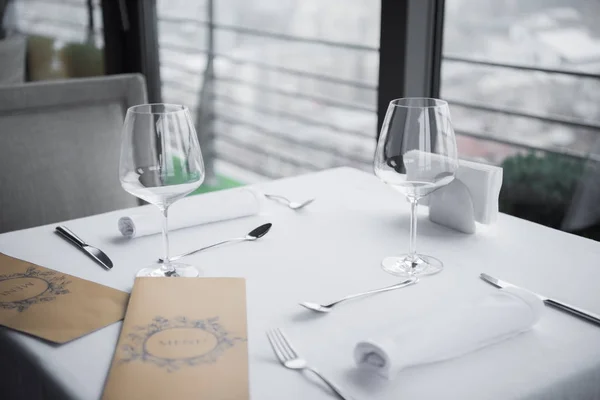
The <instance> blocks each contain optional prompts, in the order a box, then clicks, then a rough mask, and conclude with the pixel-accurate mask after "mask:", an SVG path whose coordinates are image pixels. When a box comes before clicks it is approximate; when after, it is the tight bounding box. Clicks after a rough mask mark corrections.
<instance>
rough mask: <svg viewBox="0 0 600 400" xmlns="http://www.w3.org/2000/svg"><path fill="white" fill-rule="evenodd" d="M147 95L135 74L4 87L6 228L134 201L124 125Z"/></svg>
mask: <svg viewBox="0 0 600 400" xmlns="http://www.w3.org/2000/svg"><path fill="white" fill-rule="evenodd" d="M145 102H146V85H145V81H144V78H143V76H141V75H137V74H132V75H113V76H105V77H98V78H85V79H70V80H63V81H46V82H39V83H26V84H20V85H13V86H6V87H0V233H1V232H7V231H12V230H17V229H23V228H28V227H32V226H37V225H44V224H50V223H54V222H58V221H62V220H67V219H73V218H80V217H85V216H88V215H93V214H98V213H102V212H107V211H112V210H116V209H119V208H124V207H132V206H136V205H137V204H138V203H137V201H136V199H135V198H134V197H133V196H131V195H130V194H128V193H126V192H125V191H124V190H123V189H122V188H121V185H120V182H119V175H118V170H119V153H120V137H121V125H122V123H123V119H124V116H125V112H126V111H127V108H128V107H130V106H132V105H135V104H140V103H145Z"/></svg>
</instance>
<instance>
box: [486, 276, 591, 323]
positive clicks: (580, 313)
mask: <svg viewBox="0 0 600 400" xmlns="http://www.w3.org/2000/svg"><path fill="white" fill-rule="evenodd" d="M480 278H481V279H483V280H484V281H486V282H487V283H490V284H492V285H494V286H496V287H498V288H505V287H516V288H519V286H517V285H513V284H512V283H509V282H505V281H502V280H500V279H498V278H494V277H493V276H490V275H488V274H481V275H480ZM526 290H527V289H526ZM529 292H531V290H529ZM531 293H533V294H535V295H536V296H537V297H539V298H540V299H541V300H542V301H543V302H544V304H546V305H547V306H550V307H554V308H556V309H558V310H561V311H564V312H566V313H569V314H572V315H574V316H576V317H579V318H582V319H585V320H587V321H589V322H592V323H594V324H596V325H600V315H597V314H594V313H592V312H589V311H585V310H582V309H581V308H578V307H575V306H572V305H569V304H567V303H563V302H561V301H558V300H555V299H552V298H550V297H546V296H542V295H541V294H538V293H535V292H531Z"/></svg>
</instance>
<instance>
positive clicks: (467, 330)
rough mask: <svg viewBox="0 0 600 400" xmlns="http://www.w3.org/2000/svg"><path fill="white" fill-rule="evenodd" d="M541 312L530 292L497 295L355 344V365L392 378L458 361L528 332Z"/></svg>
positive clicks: (541, 306) (513, 290)
mask: <svg viewBox="0 0 600 400" xmlns="http://www.w3.org/2000/svg"><path fill="white" fill-rule="evenodd" d="M543 309H544V303H543V302H542V300H540V299H539V298H538V297H537V296H536V295H534V294H533V293H531V292H528V291H526V290H524V289H519V288H505V289H501V290H498V291H496V292H495V293H494V294H492V295H489V296H487V297H485V298H483V299H482V301H479V302H477V303H475V304H473V305H470V306H464V307H461V308H459V309H455V310H453V311H450V312H444V313H440V314H437V315H430V316H428V317H426V318H425V319H422V320H420V321H418V322H417V323H415V324H413V325H411V326H405V325H402V326H399V327H398V328H397V329H395V330H394V329H392V330H391V331H388V332H386V333H384V334H382V335H381V336H380V337H375V338H373V339H370V340H366V341H362V342H359V343H358V344H357V345H356V347H355V349H354V359H355V361H356V363H357V364H358V366H359V367H361V368H364V369H368V370H372V371H375V372H377V373H378V374H380V375H382V376H383V377H385V378H388V379H389V378H393V377H395V376H396V375H397V374H398V373H399V371H400V370H402V369H403V368H406V367H408V366H412V365H419V364H427V363H433V362H437V361H442V360H447V359H450V358H454V357H459V356H462V355H464V354H466V353H469V352H471V351H474V350H477V349H480V348H482V347H484V346H487V345H490V344H493V343H496V342H500V341H502V340H504V339H508V338H510V337H512V336H515V335H517V334H519V333H521V332H524V331H527V330H529V329H531V327H533V325H535V324H536V323H537V322H538V320H539V319H540V317H541V314H542V311H543Z"/></svg>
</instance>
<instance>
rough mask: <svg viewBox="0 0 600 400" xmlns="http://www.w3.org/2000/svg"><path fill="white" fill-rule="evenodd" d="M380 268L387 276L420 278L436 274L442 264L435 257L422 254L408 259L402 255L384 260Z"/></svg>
mask: <svg viewBox="0 0 600 400" xmlns="http://www.w3.org/2000/svg"><path fill="white" fill-rule="evenodd" d="M381 268H383V270H384V271H385V272H387V273H388V274H392V275H396V276H422V275H433V274H437V273H438V272H440V271H441V270H442V269H443V268H444V264H443V263H442V262H441V261H440V260H438V259H437V258H435V257H431V256H426V255H423V254H417V255H415V256H414V257H410V256H409V255H408V254H404V255H401V256H399V257H386V258H384V259H383V261H382V262H381Z"/></svg>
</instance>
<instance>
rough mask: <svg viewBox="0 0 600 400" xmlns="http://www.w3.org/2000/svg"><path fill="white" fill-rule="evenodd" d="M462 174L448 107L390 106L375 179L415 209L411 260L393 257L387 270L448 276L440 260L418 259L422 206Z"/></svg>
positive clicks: (403, 102) (406, 102) (426, 103)
mask: <svg viewBox="0 0 600 400" xmlns="http://www.w3.org/2000/svg"><path fill="white" fill-rule="evenodd" d="M457 168H458V156H457V150H456V138H455V136H454V130H453V128H452V122H451V120H450V111H449V109H448V103H446V102H445V101H443V100H437V99H429V98H404V99H396V100H393V101H392V102H390V105H389V107H388V109H387V113H386V115H385V120H384V121H383V126H382V128H381V134H380V136H379V141H378V143H377V150H376V152H375V162H374V169H375V174H376V175H377V176H378V177H379V179H381V180H382V181H383V182H385V183H387V184H388V185H390V186H391V187H393V188H394V189H396V190H398V191H399V192H400V193H402V194H404V195H405V196H406V198H407V199H408V201H409V203H410V240H409V250H408V253H407V254H402V255H400V256H397V257H387V258H385V259H384V260H383V262H382V268H383V269H384V270H385V271H387V272H389V273H390V274H393V275H399V276H412V275H430V274H435V273H437V272H439V271H441V270H442V268H443V263H442V262H441V261H440V260H438V259H437V258H434V257H431V256H426V255H423V254H417V252H416V237H417V214H416V213H417V203H418V201H419V199H420V198H422V197H424V196H427V195H428V194H430V193H431V192H433V191H435V190H437V189H439V188H441V187H442V186H444V185H447V184H448V183H450V182H451V181H452V180H453V179H454V173H455V171H456V170H457Z"/></svg>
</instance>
